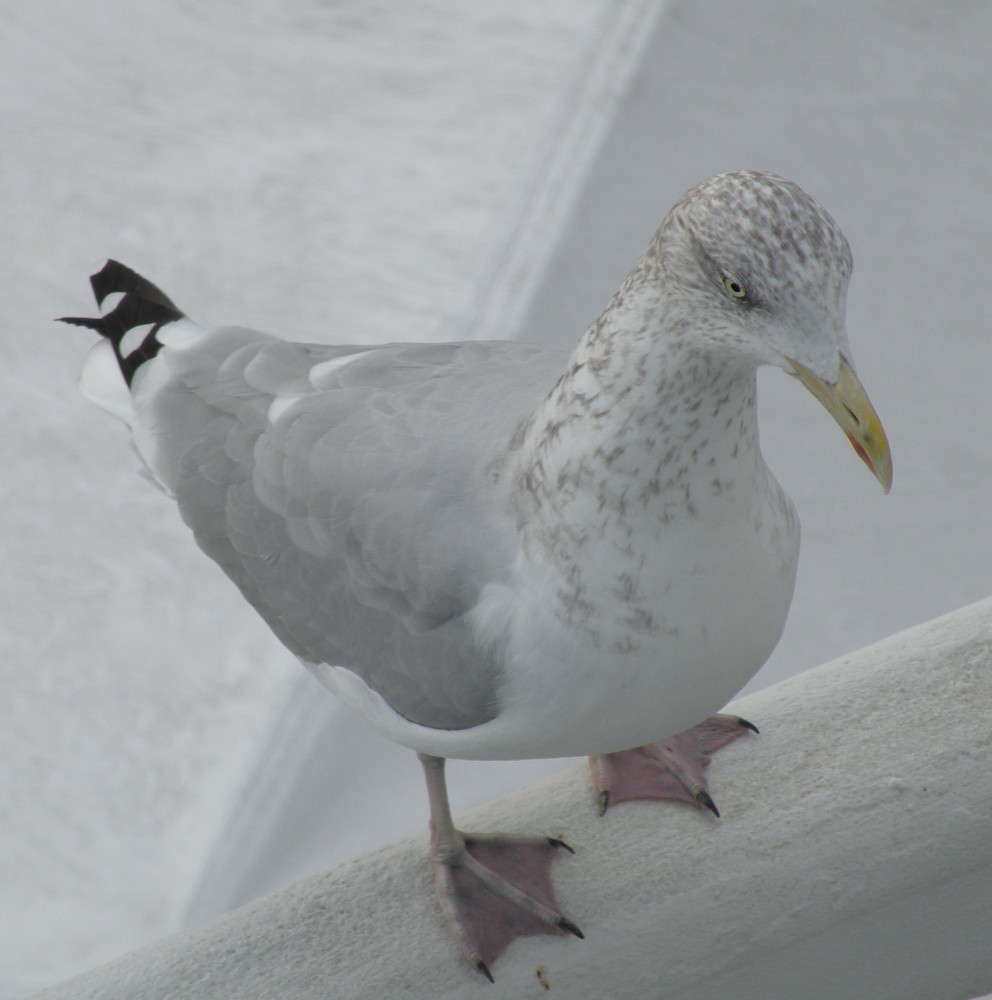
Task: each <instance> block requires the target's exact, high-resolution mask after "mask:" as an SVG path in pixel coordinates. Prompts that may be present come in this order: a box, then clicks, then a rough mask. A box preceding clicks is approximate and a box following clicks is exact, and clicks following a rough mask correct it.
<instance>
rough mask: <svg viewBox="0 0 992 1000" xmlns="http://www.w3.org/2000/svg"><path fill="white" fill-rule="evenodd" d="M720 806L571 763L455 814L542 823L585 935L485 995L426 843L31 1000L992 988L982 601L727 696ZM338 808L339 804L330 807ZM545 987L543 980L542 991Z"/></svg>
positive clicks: (932, 997)
mask: <svg viewBox="0 0 992 1000" xmlns="http://www.w3.org/2000/svg"><path fill="white" fill-rule="evenodd" d="M734 708H735V710H737V711H739V712H740V713H741V714H744V715H746V716H747V717H748V718H751V719H753V720H754V721H755V722H756V723H758V725H759V726H761V728H762V735H761V736H760V737H755V738H753V739H752V738H748V739H745V740H741V741H740V742H738V743H737V744H735V745H733V746H732V747H729V748H727V749H726V750H724V751H723V752H722V753H721V754H719V755H718V757H717V760H716V761H715V763H714V765H713V768H712V774H713V782H712V784H713V791H714V797H715V798H716V800H717V802H718V803H719V805H720V808H721V810H722V812H723V819H722V820H720V821H716V820H712V819H711V818H710V817H709V816H708V815H706V814H704V813H702V812H697V811H694V810H692V809H690V808H686V807H681V806H678V805H674V804H664V805H657V804H652V803H633V804H629V805H624V806H620V807H617V808H616V809H615V810H614V811H612V812H611V813H610V814H609V815H608V816H607V817H606V818H605V819H599V818H598V817H596V816H595V814H594V810H593V806H592V802H591V797H590V794H589V790H588V785H587V779H586V772H585V768H584V766H577V767H575V768H573V769H570V770H568V771H566V772H564V773H563V774H560V775H557V776H555V777H554V778H551V779H549V780H547V781H544V782H540V783H537V784H534V785H531V786H529V787H528V788H525V789H522V790H521V791H519V792H517V793H515V794H513V795H510V796H508V797H506V798H504V799H503V800H501V801H499V802H496V803H493V804H491V805H489V806H486V807H485V808H483V809H481V810H478V811H476V812H474V813H472V814H470V815H469V816H464V817H461V818H460V819H461V825H462V826H463V827H464V828H467V829H487V830H494V829H504V830H514V831H531V832H544V833H547V834H550V835H555V836H562V837H564V838H566V839H567V840H568V841H569V842H570V843H571V844H572V845H573V846H574V847H575V848H576V850H577V853H576V855H575V857H566V858H563V859H562V860H561V861H559V862H558V863H557V866H556V868H557V871H556V874H557V886H558V892H559V898H560V900H561V901H562V904H563V906H564V907H565V909H566V912H567V913H568V914H569V915H570V916H571V917H572V918H573V919H574V920H575V921H576V922H577V923H578V924H579V925H580V926H581V927H582V929H583V930H584V931H585V934H586V940H585V941H577V940H574V939H566V938H552V937H542V938H529V939H526V940H521V941H518V942H516V943H515V944H514V946H513V947H512V948H511V949H510V951H509V953H508V954H507V955H506V956H504V958H503V959H502V960H501V961H500V962H498V963H497V965H496V966H495V968H494V972H495V974H496V985H495V986H490V985H489V984H487V983H485V982H484V981H482V980H481V979H480V978H479V977H478V975H477V974H476V973H475V972H474V971H473V970H471V969H470V968H468V967H467V966H466V965H465V964H464V963H463V962H462V960H461V959H460V957H459V955H458V954H457V953H456V949H455V946H454V945H453V944H452V943H451V941H449V939H448V936H447V933H446V930H445V928H444V926H443V925H442V922H441V918H440V916H439V914H438V912H437V910H436V908H435V904H434V899H433V896H432V887H431V877H430V873H429V871H428V868H427V865H426V858H425V848H426V834H425V835H424V836H422V837H419V838H414V839H412V840H408V841H403V842H401V843H398V844H395V845H392V846H390V847H388V848H385V849H383V850H380V851H377V852H375V853H373V854H370V855H367V856H366V857H363V858H361V859H359V860H357V861H355V862H354V863H352V864H350V865H347V866H345V867H344V868H341V869H339V870H337V871H332V872H328V873H326V874H323V875H320V876H317V877H315V878H312V879H309V880H306V881H303V882H300V883H298V884H296V885H293V886H291V887H289V888H287V889H285V890H282V891H279V892H276V893H273V894H271V895H269V896H267V897H265V898H263V899H261V900H258V901H257V902H255V903H253V904H250V905H248V906H245V907H243V908H241V909H239V910H236V911H234V912H232V913H230V914H228V915H226V916H224V917H222V918H221V919H219V920H216V921H213V922H211V923H209V924H206V925H204V926H203V927H200V928H197V929H194V930H192V931H189V932H186V933H184V934H181V935H177V936H176V937H173V938H169V939H167V940H164V941H161V942H159V943H158V944H155V945H153V946H151V947H149V948H146V949H144V950H142V951H138V952H134V953H132V954H130V955H126V956H125V957H123V958H121V959H120V960H118V961H116V962H114V963H111V964H110V965H107V966H105V967H103V968H100V969H96V970H94V971H92V972H89V973H87V974H85V975H83V976H80V977H77V978H75V979H73V980H70V981H69V982H66V983H64V984H62V985H60V986H56V987H54V988H52V989H48V990H46V991H44V992H42V993H40V994H38V997H39V998H44V1000H83V998H86V1000H93V998H100V1000H117V998H120V1000H133V998H134V997H141V998H142V1000H159V998H161V1000H166V998H168V1000H174V998H175V997H180V996H181V997H185V998H204V1000H206V998H210V1000H221V998H224V1000H227V998H232V997H237V998H238V1000H256V998H257V1000H262V998H265V1000H276V998H278V1000H304V998H318V997H319V998H326V997H334V998H335V1000H348V998H363V1000H367V998H375V997H382V998H390V1000H391V998H395V997H424V998H427V997H430V998H432V1000H438V998H456V997H457V998H462V997H490V998H499V997H513V998H521V997H535V998H536V997H542V996H545V995H550V996H553V997H562V998H568V1000H582V998H589V1000H604V998H610V1000H627V998H631V1000H633V998H638V1000H642V998H644V997H652V998H665V997H678V998H680V1000H704V998H706V1000H712V998H713V997H717V996H721V995H724V996H730V995H732V996H734V997H735V998H736V1000H752V998H753V1000H758V998H761V1000H767V998H768V997H787V996H788V997H798V996H802V997H803V998H804V1000H817V998H821V997H822V998H824V1000H826V998H830V1000H835V998H836V997H838V996H841V997H865V998H871V1000H886V998H890V997H891V998H893V1000H895V998H898V1000H912V998H926V1000H941V998H948V1000H950V998H955V1000H963V998H968V997H974V996H977V995H979V994H982V993H984V992H989V991H992V746H990V733H992V600H988V601H983V602H981V603H979V604H975V605H972V606H970V607H967V608H964V609H962V610H960V611H957V612H955V613H953V614H951V615H948V616H946V617H944V618H940V619H938V620H936V621H934V622H930V623H928V624H926V625H923V626H920V627H918V628H915V629H912V630H910V631H908V632H904V633H901V634H899V635H897V636H894V637H892V638H890V639H887V640H886V641H884V642H882V643H879V644H877V645H875V646H871V647H869V648H867V649H864V650H862V651H860V652H858V653H855V654H853V655H851V656H847V657H844V658H843V659H841V660H838V661H836V662H834V663H831V664H827V665H826V666H823V667H820V668H818V669H816V670H813V671H810V672H808V673H806V674H803V675H801V676H798V677H795V678H793V679H791V680H788V681H785V682H783V683H782V684H779V685H777V686H776V687H774V688H770V689H768V690H765V691H762V692H759V693H758V694H756V695H752V696H750V697H748V698H746V699H743V700H741V701H740V702H738V703H737V704H736V705H735V706H734ZM346 807H347V804H346V803H342V808H346ZM545 984H546V985H545Z"/></svg>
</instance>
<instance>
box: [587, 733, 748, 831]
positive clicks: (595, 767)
mask: <svg viewBox="0 0 992 1000" xmlns="http://www.w3.org/2000/svg"><path fill="white" fill-rule="evenodd" d="M748 730H750V731H751V732H755V733H756V732H757V731H758V727H757V726H754V725H752V724H751V723H750V722H748V721H747V720H746V719H740V718H738V717H737V716H735V715H714V716H713V717H712V718H709V719H707V720H706V721H705V722H701V723H700V724H699V725H698V726H693V728H692V729H687V730H686V731H685V732H684V733H679V734H678V735H677V736H672V737H670V738H669V739H667V740H660V741H659V742H658V743H649V744H648V745H647V746H643V747H637V748H635V749H634V750H622V751H620V752H619V753H607V754H600V755H599V756H596V757H590V758H589V765H590V767H591V768H592V779H593V787H594V789H595V791H596V796H597V798H598V800H599V806H600V813H601V814H602V813H605V812H606V810H607V809H608V808H609V807H610V806H611V805H616V804H617V803H618V802H628V801H630V800H632V799H674V800H675V801H677V802H691V803H692V804H693V805H698V806H702V807H704V808H706V809H709V810H710V811H711V812H712V813H713V814H714V815H715V816H719V815H720V813H719V810H718V809H717V807H716V803H715V802H714V801H713V799H712V797H711V796H710V793H709V786H708V784H707V782H706V774H705V770H706V766H707V765H708V764H709V762H710V759H711V755H712V754H714V753H716V751H717V750H719V749H720V748H721V747H725V746H726V745H727V744H728V743H732V742H733V741H734V740H736V739H738V738H739V737H741V736H743V735H744V733H746V732H747V731H748Z"/></svg>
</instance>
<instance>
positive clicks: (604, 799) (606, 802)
mask: <svg viewBox="0 0 992 1000" xmlns="http://www.w3.org/2000/svg"><path fill="white" fill-rule="evenodd" d="M609 808H610V793H609V792H600V795H599V815H600V816H605V815H606V810H607V809H609Z"/></svg>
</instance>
